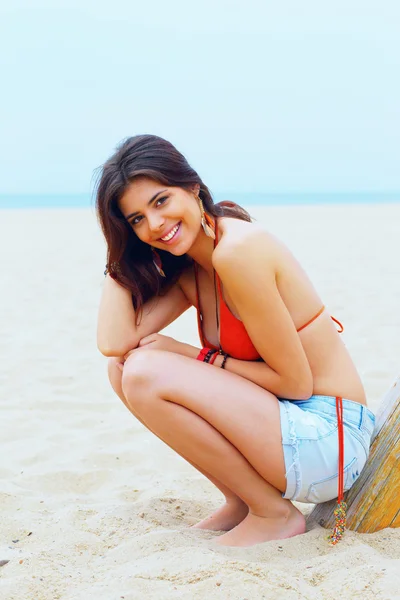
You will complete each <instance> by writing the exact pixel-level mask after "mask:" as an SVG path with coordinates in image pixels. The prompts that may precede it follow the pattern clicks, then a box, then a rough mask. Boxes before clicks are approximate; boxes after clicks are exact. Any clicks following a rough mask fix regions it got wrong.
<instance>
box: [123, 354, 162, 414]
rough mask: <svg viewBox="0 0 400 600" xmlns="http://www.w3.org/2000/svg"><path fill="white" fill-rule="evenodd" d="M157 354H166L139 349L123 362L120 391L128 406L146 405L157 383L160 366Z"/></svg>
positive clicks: (138, 406)
mask: <svg viewBox="0 0 400 600" xmlns="http://www.w3.org/2000/svg"><path fill="white" fill-rule="evenodd" d="M159 354H167V353H166V352H162V351H158V350H146V349H140V350H138V351H137V352H134V353H133V354H131V355H130V356H129V357H128V358H127V360H126V361H125V364H124V368H123V372H122V390H123V392H124V395H125V398H126V399H127V402H128V404H129V405H130V406H132V407H133V406H135V408H140V406H141V405H142V404H143V402H146V404H147V403H148V400H149V398H151V396H152V394H151V392H152V391H154V387H155V385H156V383H157V372H158V369H159V366H158V365H159V364H160V356H157V355H159Z"/></svg>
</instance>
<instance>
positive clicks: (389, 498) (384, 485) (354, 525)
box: [307, 377, 400, 533]
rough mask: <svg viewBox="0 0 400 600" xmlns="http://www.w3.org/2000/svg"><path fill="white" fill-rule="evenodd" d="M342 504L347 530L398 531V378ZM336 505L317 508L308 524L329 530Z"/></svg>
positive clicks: (399, 515) (399, 517) (399, 492)
mask: <svg viewBox="0 0 400 600" xmlns="http://www.w3.org/2000/svg"><path fill="white" fill-rule="evenodd" d="M345 500H346V502H347V529H352V530H354V531H358V532H360V533H373V532H374V531H379V530H380V529H384V528H385V527H400V377H399V378H398V379H397V380H396V381H395V383H394V385H393V386H392V388H391V389H390V390H389V392H388V393H387V394H386V396H385V397H384V399H383V401H382V404H381V406H380V408H379V410H378V414H377V415H376V422H375V429H374V435H373V442H372V445H371V451H370V455H369V457H368V460H367V462H366V464H365V466H364V468H363V470H362V471H361V474H360V476H359V478H358V479H357V481H356V482H355V484H354V485H353V486H352V488H351V489H350V490H349V491H348V492H346V494H345ZM336 505H337V501H336V499H335V500H330V501H329V502H324V503H322V504H316V505H315V507H314V508H313V510H312V511H311V513H310V514H309V516H308V519H307V520H308V521H309V522H311V521H313V522H317V523H319V524H320V525H322V527H326V528H329V529H331V528H332V527H333V525H334V521H335V519H334V516H333V511H334V509H335V507H336Z"/></svg>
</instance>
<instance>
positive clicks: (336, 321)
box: [331, 316, 344, 333]
mask: <svg viewBox="0 0 400 600" xmlns="http://www.w3.org/2000/svg"><path fill="white" fill-rule="evenodd" d="M331 319H332V321H334V322H335V323H336V324H337V325H339V327H340V329H338V330H337V332H338V333H343V331H344V327H343V325H342V324H341V322H340V321H338V320H337V319H335V317H332V316H331Z"/></svg>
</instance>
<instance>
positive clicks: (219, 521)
mask: <svg viewBox="0 0 400 600" xmlns="http://www.w3.org/2000/svg"><path fill="white" fill-rule="evenodd" d="M248 512H249V507H248V506H247V504H245V503H244V502H240V503H239V502H226V503H225V504H224V505H223V506H221V508H219V509H218V510H216V511H215V512H214V513H213V514H212V515H211V516H210V517H207V518H206V519H203V520H202V521H200V523H196V525H193V526H192V528H194V529H211V531H230V530H231V529H233V527H236V525H238V524H239V523H241V521H243V519H245V518H246V517H247V515H248Z"/></svg>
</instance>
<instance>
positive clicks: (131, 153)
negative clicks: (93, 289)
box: [97, 135, 374, 546]
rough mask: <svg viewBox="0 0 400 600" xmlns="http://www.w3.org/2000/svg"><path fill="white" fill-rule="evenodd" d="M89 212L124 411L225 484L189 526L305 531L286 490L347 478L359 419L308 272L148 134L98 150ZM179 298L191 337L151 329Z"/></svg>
mask: <svg viewBox="0 0 400 600" xmlns="http://www.w3.org/2000/svg"><path fill="white" fill-rule="evenodd" d="M97 211H98V217H99V221H100V224H101V227H102V230H103V233H104V235H105V238H106V242H107V248H108V261H107V270H106V280H105V285H104V290H103V294H102V298H101V303H100V310H99V322H98V347H99V349H100V351H101V352H102V353H103V354H104V355H105V356H108V357H110V360H109V377H110V381H111V385H112V387H113V389H114V390H115V392H116V393H117V395H118V396H119V397H120V398H121V400H122V401H123V402H124V404H125V405H126V406H127V408H128V409H129V410H130V411H131V412H132V414H133V415H134V416H135V417H136V418H138V419H139V420H140V421H141V422H142V423H143V424H144V425H145V426H146V427H147V428H148V429H149V430H150V431H152V432H153V433H154V434H155V435H157V436H158V437H159V438H160V439H162V440H163V441H164V442H165V443H166V444H168V445H169V446H170V447H171V448H173V449H174V450H175V451H176V452H177V453H178V454H180V455H181V456H183V457H184V458H185V459H186V460H187V461H188V462H189V463H191V464H192V465H193V466H194V467H195V468H196V469H198V470H199V471H200V472H201V473H203V474H204V475H205V476H206V477H207V478H208V479H209V480H210V481H211V482H212V483H213V484H214V485H215V486H216V487H217V488H218V489H219V490H220V491H221V492H222V494H223V495H224V496H225V504H224V505H223V506H222V507H221V508H220V509H218V510H217V511H216V512H215V513H214V514H213V515H211V516H210V517H209V518H207V519H205V520H203V521H202V522H200V523H199V524H198V525H197V527H199V528H204V529H205V528H207V529H213V530H218V531H226V533H224V534H223V535H221V536H220V537H219V538H218V542H219V543H220V544H223V545H230V546H250V545H253V544H257V543H260V542H263V541H267V540H274V539H282V538H287V537H291V536H294V535H298V534H301V533H304V532H305V519H304V516H303V515H302V513H301V512H300V511H299V510H298V509H297V508H296V507H295V506H294V505H293V504H292V502H291V501H292V500H297V501H300V502H315V503H318V502H324V501H326V500H329V499H332V498H336V497H337V496H338V480H339V495H340V493H341V488H344V489H349V488H350V486H351V485H352V484H353V483H354V481H355V480H356V479H357V477H358V476H359V474H360V472H361V469H362V468H363V466H364V464H365V462H366V459H367V456H368V452H369V445H370V439H371V435H372V430H373V425H374V416H373V414H372V413H371V412H370V411H369V410H368V409H367V408H366V399H365V393H364V389H363V386H362V383H361V381H360V378H359V376H358V374H357V371H356V369H355V366H354V364H353V362H352V360H351V358H350V356H349V353H348V352H347V350H346V348H345V346H344V344H343V342H342V341H341V339H340V336H339V335H338V331H337V329H336V326H335V324H334V323H333V321H332V319H331V317H330V316H329V314H328V312H327V310H325V309H324V307H323V305H322V302H321V300H320V298H319V296H318V294H317V292H316V291H315V289H314V288H313V286H312V284H311V282H310V281H309V279H308V277H307V275H306V274H305V272H304V271H303V270H302V268H301V266H300V265H299V264H298V262H297V261H296V260H295V258H294V257H293V256H292V254H291V253H290V252H289V250H288V249H287V248H286V247H285V246H284V245H283V244H282V243H281V242H280V241H279V240H277V239H276V238H275V237H274V236H273V235H271V234H270V233H269V232H267V231H265V230H264V229H262V228H261V227H259V226H258V225H256V224H254V223H252V222H251V219H250V217H249V215H248V213H247V212H246V211H245V210H243V209H242V208H241V207H239V206H237V205H235V204H233V203H220V204H217V205H214V203H213V201H212V198H211V194H210V192H209V190H208V188H207V187H206V186H205V185H204V183H203V182H202V180H201V179H200V177H199V176H198V174H197V173H196V172H195V171H194V170H193V169H192V168H191V167H190V166H189V164H188V163H187V161H186V159H185V158H184V157H183V156H182V154H180V153H179V152H178V151H177V150H176V149H175V148H174V147H173V146H172V145H171V144H170V143H169V142H167V141H166V140H163V139H162V138H159V137H157V136H152V135H142V136H136V137H132V138H129V139H128V140H127V141H125V142H124V143H123V144H122V145H121V146H120V147H119V149H118V150H117V151H116V153H115V154H114V155H113V156H112V157H111V158H110V159H109V160H108V161H107V162H106V163H105V165H104V166H103V168H102V172H101V177H100V181H99V185H98V190H97ZM190 306H196V308H197V311H198V324H199V333H200V339H201V341H202V346H203V349H202V348H198V347H193V346H191V345H189V344H185V343H182V342H180V341H178V340H175V339H172V338H171V337H167V336H164V335H160V334H159V333H158V332H159V331H160V330H161V329H163V328H164V327H166V326H167V325H169V324H170V323H171V322H172V321H174V320H175V319H177V318H178V317H179V316H180V315H181V314H182V313H183V312H184V311H185V310H187V309H188V308H189V307H190ZM196 359H198V360H196ZM337 397H338V398H339V400H338V401H337V400H336V398H337ZM341 398H343V401H341ZM337 406H338V410H339V417H340V415H341V412H340V410H342V411H343V422H344V426H343V430H344V455H343V456H342V457H341V458H342V460H341V468H340V469H339V463H338V417H337V412H336V411H337ZM339 424H340V423H339ZM339 429H340V430H341V427H340V428H339ZM338 472H339V474H340V477H339V476H338ZM339 499H341V498H339Z"/></svg>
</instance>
